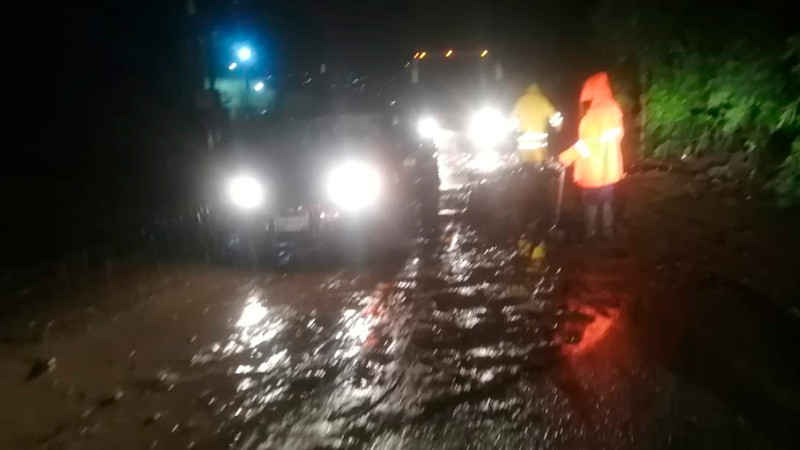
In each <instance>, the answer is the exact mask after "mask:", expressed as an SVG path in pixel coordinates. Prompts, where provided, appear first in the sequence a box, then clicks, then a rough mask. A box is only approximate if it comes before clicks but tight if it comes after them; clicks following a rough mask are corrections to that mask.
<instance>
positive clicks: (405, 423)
mask: <svg viewBox="0 0 800 450" xmlns="http://www.w3.org/2000/svg"><path fill="white" fill-rule="evenodd" d="M479 186H481V187H479V188H478V189H490V190H493V189H497V190H498V191H495V193H496V192H502V191H503V190H502V189H501V187H500V186H498V185H494V184H492V182H482V183H481V184H480V185H479ZM474 188H475V187H474V186H472V187H468V188H467V189H466V190H465V189H464V188H462V190H456V191H452V192H449V193H447V194H446V195H445V196H444V198H443V202H442V203H443V206H442V207H443V210H445V214H443V215H442V223H441V227H440V229H439V232H438V233H437V234H436V235H433V236H430V237H428V238H419V239H418V240H416V241H415V242H414V243H413V244H412V245H411V246H410V250H409V252H408V254H405V255H402V256H401V257H398V258H395V259H391V260H386V261H383V262H382V263H381V264H371V265H366V266H352V265H350V266H345V267H344V268H341V269H319V270H313V271H307V272H300V271H289V272H280V271H261V270H255V271H248V270H239V269H231V268H223V267H215V266H212V265H196V266H195V265H177V264H175V265H169V266H162V267H144V268H143V267H125V266H120V267H116V268H114V270H113V272H111V273H110V274H107V276H106V277H104V278H102V281H100V282H97V281H92V279H91V278H88V279H87V280H88V281H86V283H83V284H76V285H75V286H74V287H73V288H72V289H71V290H69V292H71V293H72V294H71V297H70V298H71V300H70V301H69V302H68V304H70V305H76V306H75V307H74V308H70V309H69V310H70V311H73V312H72V313H69V314H58V313H57V311H59V309H58V308H53V309H52V311H50V310H47V311H45V310H40V311H38V312H37V313H36V314H34V315H33V316H31V317H33V318H34V319H31V320H33V321H34V322H35V323H37V324H40V323H49V324H50V325H49V326H48V327H46V328H47V332H46V333H34V334H35V335H36V337H35V338H31V339H6V340H5V344H3V345H2V347H0V352H2V353H0V364H2V366H0V397H2V398H3V399H4V400H5V401H4V402H3V404H2V405H0V423H2V424H3V426H2V431H0V448H54V449H62V448H63V449H78V448H92V449H94V448H97V449H105V448H131V449H134V448H136V449H138V448H237V449H272V448H275V449H277V448H298V449H305V448H365V449H366V448H370V449H395V448H437V449H449V448H452V449H465V448H472V449H483V448H512V449H513V448H570V449H572V448H587V449H588V448H592V449H594V448H615V449H620V448H781V447H784V446H785V445H787V443H788V442H790V440H791V439H790V438H787V437H786V436H782V435H781V434H780V433H775V432H774V429H773V428H770V427H765V426H764V424H763V423H762V422H760V421H759V420H757V419H756V418H754V417H753V414H752V410H753V408H757V407H759V406H764V405H767V406H769V402H761V403H756V404H752V403H736V402H732V401H731V397H730V396H728V395H723V393H721V391H720V389H719V388H717V387H715V386H713V385H712V384H711V383H708V382H707V380H704V379H703V378H702V377H700V376H699V375H702V374H708V375H710V376H712V377H720V376H723V377H724V376H726V375H727V374H728V373H729V372H726V370H727V369H723V370H720V369H719V368H712V367H709V366H710V365H713V364H709V363H708V361H719V360H720V355H726V358H722V359H721V360H722V361H730V359H727V355H730V354H731V353H730V352H722V351H720V350H719V349H718V348H716V347H714V346H713V345H710V344H709V343H713V342H715V341H713V340H709V339H707V338H706V337H705V335H704V334H703V333H695V334H693V335H691V336H693V340H692V339H689V338H688V337H687V336H686V335H681V333H682V332H683V331H684V330H686V329H687V328H686V327H679V326H678V323H679V321H678V320H677V319H676V318H677V317H680V316H681V315H683V314H684V312H685V311H686V310H687V308H688V309H689V310H692V309H691V308H692V306H691V304H690V303H689V302H688V301H680V302H677V301H671V296H673V295H679V294H677V293H676V292H681V291H680V288H681V285H679V284H678V283H675V284H673V285H668V284H664V283H667V282H668V281H667V280H669V278H666V277H664V276H662V275H658V273H657V271H656V270H653V268H654V266H653V265H650V263H649V262H647V261H648V260H647V259H646V258H644V257H640V256H639V254H638V253H637V252H635V251H634V250H633V249H632V247H631V244H630V241H629V240H627V239H625V238H619V239H618V240H617V241H615V242H611V243H606V244H604V245H591V246H590V245H585V244H575V243H571V242H570V241H567V242H553V243H552V245H551V246H550V247H549V250H548V252H547V257H546V259H545V261H543V262H542V261H540V262H539V263H536V264H534V263H533V262H532V261H531V260H530V258H529V257H528V255H524V256H523V255H520V254H519V253H518V251H517V239H518V238H519V237H520V236H519V233H520V229H519V224H517V223H516V221H518V220H519V218H518V217H512V215H508V216H504V217H505V218H504V219H503V220H509V221H510V222H500V221H496V222H493V223H486V222H482V221H484V220H486V219H485V218H482V217H485V216H469V215H468V214H465V210H466V204H465V202H467V201H468V200H469V199H470V195H471V191H470V189H474ZM486 198H494V197H493V195H489V196H487V197H486ZM475 217H477V219H475ZM490 217H491V216H490ZM475 220H477V222H476V221H475ZM570 220H573V221H574V217H573V218H572V219H571V218H570V217H567V219H566V221H565V223H566V226H567V227H573V228H574V225H571V224H570ZM567 234H569V233H567ZM81 298H83V302H82V301H81ZM735 320H742V319H741V318H738V317H737V318H736V319H735ZM723 325H724V324H720V323H718V322H716V323H715V326H717V327H719V326H723ZM23 328H25V327H23ZM33 328H36V327H35V326H34V327H33ZM689 329H694V328H689ZM760 330H761V332H763V333H769V331H766V330H764V329H760ZM5 332H6V334H7V335H9V336H10V335H12V334H13V335H19V333H18V331H13V332H12V330H11V329H10V328H9V329H6V330H5ZM22 334H25V333H22ZM723 347H724V346H723ZM715 358H716V359H715ZM51 360H52V361H54V363H53V364H52V367H51V365H50V364H49V361H51ZM43 361H44V362H48V363H46V364H45V366H42V362H43ZM739 362H740V363H741V364H742V365H744V366H747V365H749V364H756V362H755V361H754V360H746V361H739ZM33 369H36V370H35V371H36V376H35V377H30V375H29V374H30V373H31V371H32V370H33ZM733 373H738V372H735V371H734V372H733ZM28 378H30V379H28ZM732 386H735V387H741V386H742V384H741V383H740V382H737V383H734V384H732ZM744 386H748V384H746V383H745V384H744ZM782 392H785V390H783V391H782V390H780V389H779V390H778V391H777V393H782ZM777 393H776V392H771V393H770V394H769V395H772V396H774V395H777ZM750 400H752V399H750ZM773 410H775V409H774V408H773ZM748 411H749V412H750V413H749V414H748V413H746V412H748ZM791 421H792V417H791V416H787V417H785V422H782V423H779V424H777V425H778V427H779V428H780V427H781V426H788V425H789V424H791V423H792V422H791Z"/></svg>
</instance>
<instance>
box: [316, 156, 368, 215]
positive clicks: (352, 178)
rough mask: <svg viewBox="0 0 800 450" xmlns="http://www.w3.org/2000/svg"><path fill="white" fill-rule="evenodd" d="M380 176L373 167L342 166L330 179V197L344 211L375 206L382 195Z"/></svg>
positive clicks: (354, 163)
mask: <svg viewBox="0 0 800 450" xmlns="http://www.w3.org/2000/svg"><path fill="white" fill-rule="evenodd" d="M380 188H381V178H380V174H379V173H378V172H377V171H376V170H375V169H373V168H372V167H370V166H368V165H366V164H362V163H358V162H349V163H345V164H342V165H340V166H339V167H337V168H336V169H334V170H333V172H331V175H330V177H329V178H328V195H329V196H330V198H331V200H333V202H334V203H336V205H337V206H339V207H340V208H342V209H345V210H349V211H356V210H359V209H363V208H365V207H368V206H370V205H371V204H373V203H374V202H375V201H376V200H377V199H378V195H379V194H380Z"/></svg>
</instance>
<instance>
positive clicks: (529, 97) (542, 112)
mask: <svg viewBox="0 0 800 450" xmlns="http://www.w3.org/2000/svg"><path fill="white" fill-rule="evenodd" d="M555 113H556V109H555V108H553V104H552V103H550V100H548V99H547V97H545V96H544V94H542V91H541V90H539V86H538V85H536V84H532V85H530V86H528V90H527V91H526V92H525V95H523V96H522V97H520V98H519V100H517V104H516V106H514V117H515V118H516V119H517V120H518V121H519V129H520V130H521V131H522V132H523V133H547V121H548V120H550V117H552V116H553V114H555Z"/></svg>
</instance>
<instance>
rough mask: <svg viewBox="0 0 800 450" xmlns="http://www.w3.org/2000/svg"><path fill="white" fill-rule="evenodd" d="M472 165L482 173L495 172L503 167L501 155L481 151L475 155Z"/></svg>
mask: <svg viewBox="0 0 800 450" xmlns="http://www.w3.org/2000/svg"><path fill="white" fill-rule="evenodd" d="M470 165H471V166H472V168H473V169H476V170H479V171H481V172H494V171H495V170H497V169H498V168H499V167H500V165H501V161H500V154H499V153H497V152H496V151H494V150H484V151H481V152H480V153H478V154H477V155H475V157H474V158H473V159H472V163H471V164H470Z"/></svg>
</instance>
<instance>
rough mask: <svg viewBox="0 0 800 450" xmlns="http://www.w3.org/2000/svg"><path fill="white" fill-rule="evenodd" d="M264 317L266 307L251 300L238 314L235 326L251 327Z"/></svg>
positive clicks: (265, 315)
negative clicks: (240, 313)
mask: <svg viewBox="0 0 800 450" xmlns="http://www.w3.org/2000/svg"><path fill="white" fill-rule="evenodd" d="M265 317H267V308H265V307H264V306H262V305H261V304H260V303H258V302H257V301H252V302H250V303H248V304H247V305H245V307H244V309H243V310H242V315H241V316H239V320H238V321H237V322H236V326H237V327H252V326H253V325H258V324H259V323H260V322H261V321H262V320H264V318H265Z"/></svg>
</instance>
